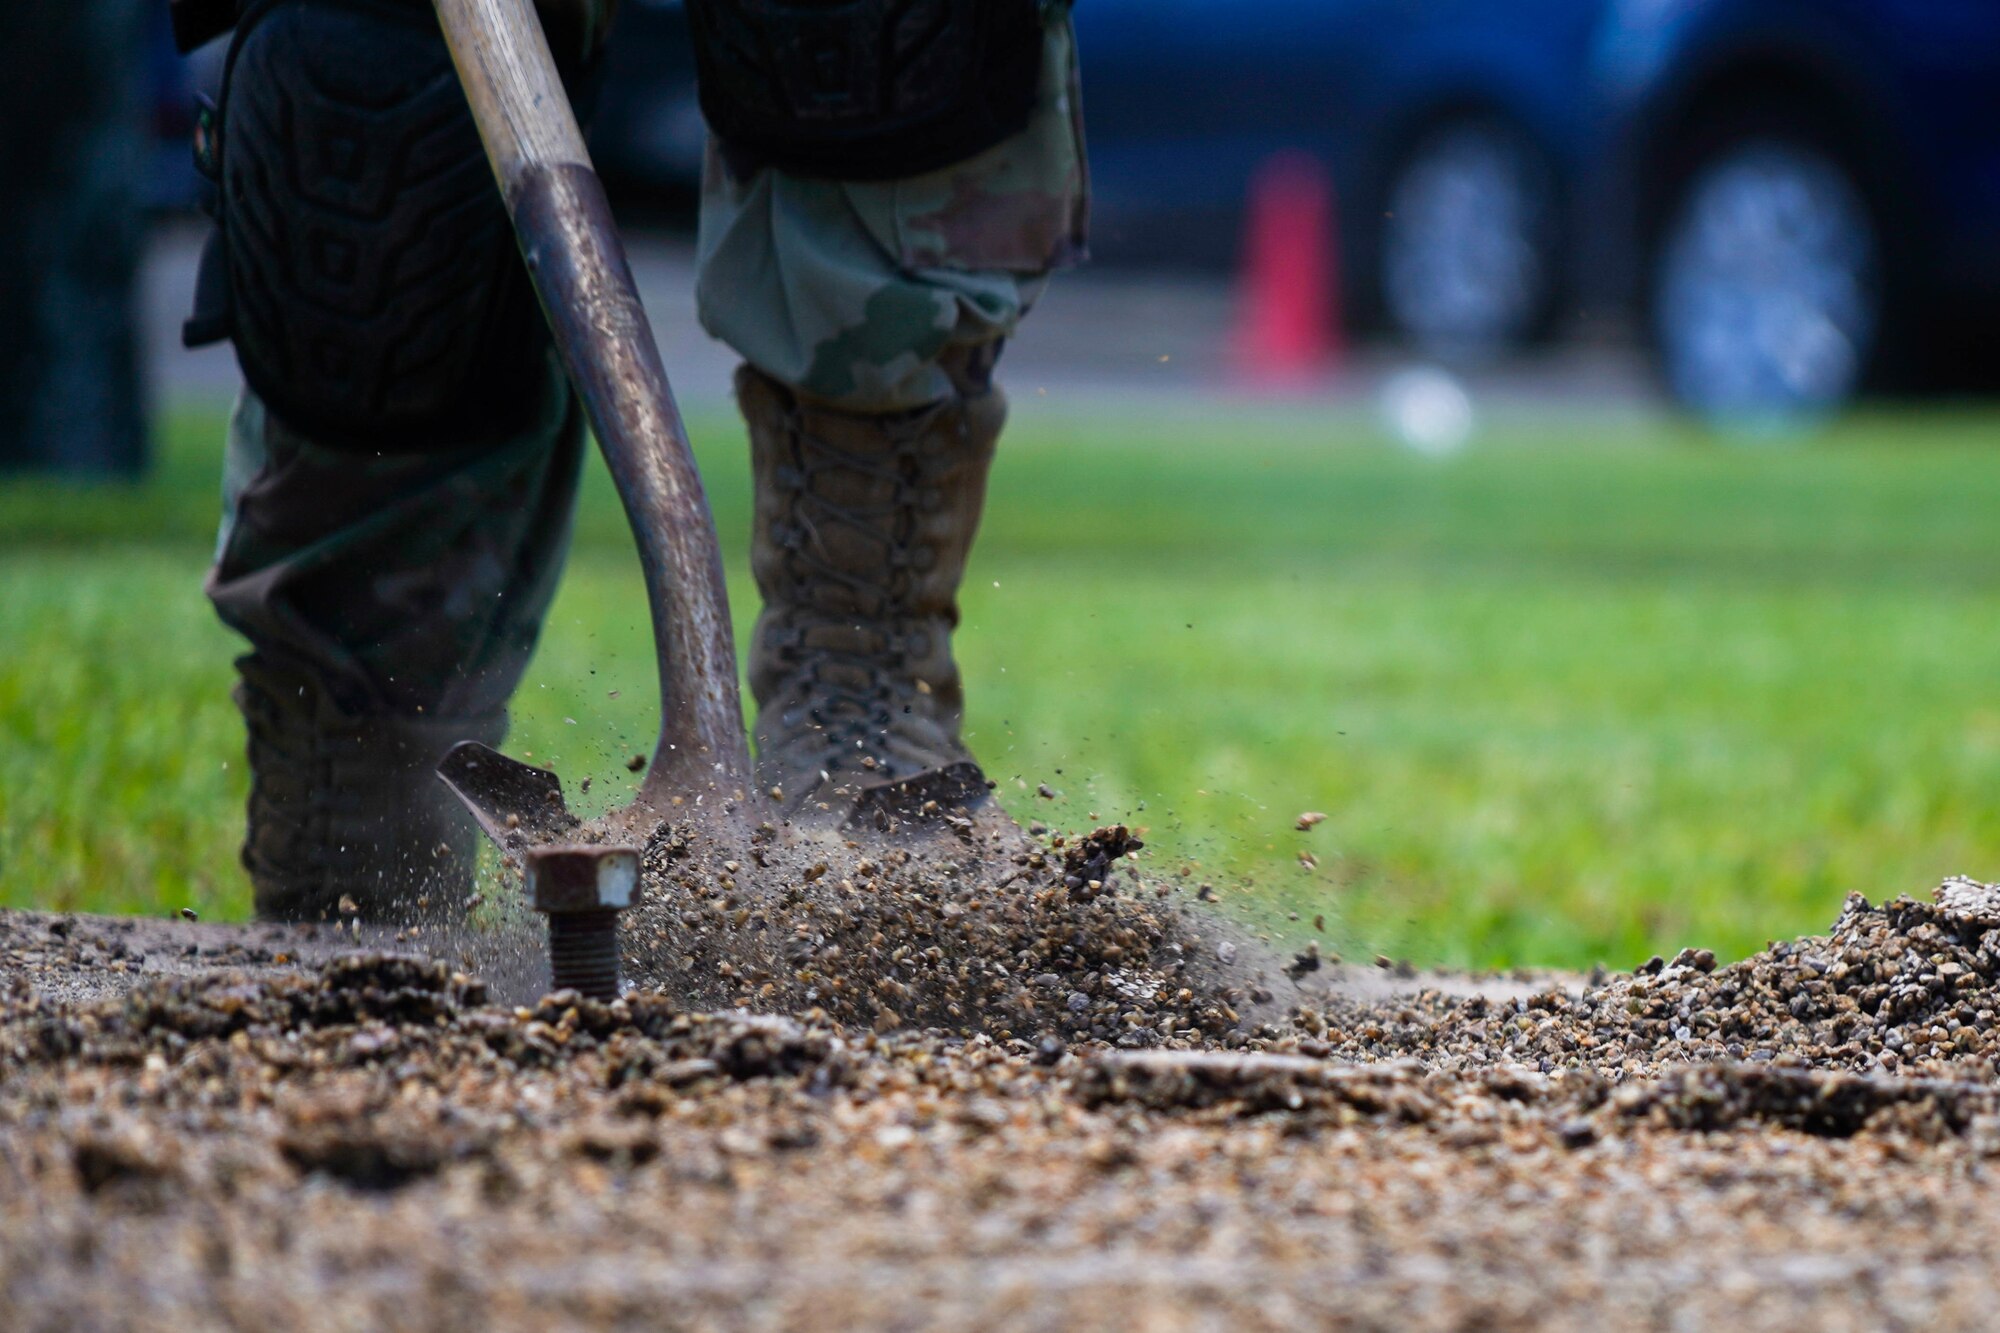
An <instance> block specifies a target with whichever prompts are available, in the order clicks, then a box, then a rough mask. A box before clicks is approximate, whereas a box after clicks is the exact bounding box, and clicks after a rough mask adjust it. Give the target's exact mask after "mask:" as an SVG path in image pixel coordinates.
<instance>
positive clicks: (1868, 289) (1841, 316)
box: [1646, 114, 1910, 425]
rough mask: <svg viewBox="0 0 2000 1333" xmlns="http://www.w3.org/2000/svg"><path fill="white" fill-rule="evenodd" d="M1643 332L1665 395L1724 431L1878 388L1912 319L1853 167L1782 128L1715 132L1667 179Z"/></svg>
mask: <svg viewBox="0 0 2000 1333" xmlns="http://www.w3.org/2000/svg"><path fill="white" fill-rule="evenodd" d="M1671 181H1672V183H1671V185H1670V187H1669V189H1668V190H1667V192H1666V194H1665V196H1664V198H1663V200H1662V205H1661V208H1660V212H1659V219H1658V223H1657V225H1656V227H1655V228H1654V229H1653V240H1652V244H1651V245H1650V247H1649V253H1648V255H1647V260H1646V263H1647V282H1648V295H1647V302H1646V307H1647V308H1646V324H1647V329H1648V333H1649V335H1650V338H1651V342H1652V346H1653V350H1654V355H1655V357H1656V360H1657V366H1658V370H1659V373H1660V375H1661V378H1662V379H1663V380H1664V382H1665V384H1666V387H1667V389H1668V392H1669V393H1671V394H1672V396H1673V397H1674V399H1675V400H1676V401H1678V402H1679V403H1681V404H1682V405H1684V406H1685V407H1687V408H1689V409H1690V410H1692V411H1694V412H1695V413H1697V414H1698V415H1701V416H1703V417H1707V418H1709V419H1711V420H1715V421H1718V422H1724V423H1745V424H1752V425H1754V424H1756V423H1758V422H1760V421H1773V422H1782V421H1784V420H1787V419H1791V418H1798V417H1815V416H1823V415H1825V414H1827V413H1830V412H1833V411H1836V410H1838V409H1839V408H1840V407H1842V406H1843V405H1844V404H1846V403H1847V402H1849V401H1850V400H1852V399H1853V398H1854V397H1855V395H1857V394H1859V393H1861V392H1862V391H1864V390H1865V389H1868V388H1876V387H1889V384H1888V381H1889V380H1890V379H1891V378H1893V375H1892V370H1893V368H1892V367H1891V366H1890V365H1889V360H1888V357H1886V356H1885V355H1884V349H1885V348H1892V347H1895V346H1897V345H1898V330H1899V328H1901V327H1902V326H1903V325H1904V324H1905V323H1906V321H1907V313H1906V312H1907V310H1908V308H1909V304H1910V303H1909V299H1908V284H1907V283H1906V282H1904V281H1903V279H1902V275H1901V272H1900V268H1899V265H1898V263H1897V259H1898V256H1897V254H1896V253H1895V248H1894V247H1893V245H1892V238H1893V236H1894V235H1895V231H1894V229H1893V227H1892V226H1891V225H1890V223H1889V221H1888V219H1887V218H1886V217H1885V214H1884V212H1883V209H1882V205H1881V202H1880V196H1879V192H1878V191H1876V190H1875V189H1873V188H1872V182H1871V180H1870V177H1869V174H1868V173H1867V172H1865V171H1864V170H1862V169H1861V167H1860V166H1859V165H1858V164H1857V162H1856V161H1855V159H1854V158H1853V156H1852V155H1850V154H1848V153H1846V152H1844V151H1842V150H1841V148H1840V147H1839V146H1838V145H1837V144H1835V143H1833V142H1831V141H1829V140H1828V139H1826V138H1825V137H1823V136H1822V135H1819V134H1816V133H1814V132H1812V131H1811V130H1809V129H1808V128H1806V127H1805V126H1804V125H1802V124H1798V123H1795V122H1793V121H1790V120H1787V119H1785V118H1782V117H1774V116H1769V115H1761V116H1760V115H1749V114H1746V115H1744V116H1741V117H1739V118H1736V120H1735V123H1734V124H1729V123H1727V122H1725V121H1718V122H1716V123H1715V124H1714V125H1713V126H1712V127H1711V128H1710V129H1709V131H1708V132H1707V133H1705V134H1704V135H1702V136H1699V138H1698V139H1697V140H1696V141H1695V142H1694V143H1692V144H1691V145H1690V147H1689V150H1688V151H1687V152H1685V153H1684V155H1683V156H1682V157H1681V159H1680V166H1679V168H1678V170H1675V171H1674V172H1673V173H1672V177H1671Z"/></svg>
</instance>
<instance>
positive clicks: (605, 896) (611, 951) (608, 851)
mask: <svg viewBox="0 0 2000 1333" xmlns="http://www.w3.org/2000/svg"><path fill="white" fill-rule="evenodd" d="M525 861H526V865H525V877H526V880H527V891H528V903H529V905H530V906H531V907H533V908H534V909H535V910H536V911H537V912H540V913H542V914H543V915H545V916H547V917H548V919H549V971H550V974H551V980H552V981H553V982H554V985H555V988H556V989H557V990H573V991H576V992H577V993H578V994H580V995H583V996H584V997H586V998H588V999H592V1000H604V1001H610V1000H615V999H617V998H618V989H619V984H618V913H619V912H621V911H622V910H624V909H625V908H627V907H630V906H631V905H632V896H633V894H634V893H635V892H637V890H638V887H639V853H638V851H637V850H635V849H634V848H631V847H591V846H582V845H576V844H567V845H560V844H559V845H557V846H553V847H534V848H530V849H529V850H528V852H527V854H526V857H525Z"/></svg>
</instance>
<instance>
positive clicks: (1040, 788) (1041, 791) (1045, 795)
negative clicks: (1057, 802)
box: [1035, 782, 1056, 801]
mask: <svg viewBox="0 0 2000 1333" xmlns="http://www.w3.org/2000/svg"><path fill="white" fill-rule="evenodd" d="M1035 795H1037V796H1039V797H1041V798H1042V799H1043V800H1045V801H1053V800H1054V799H1055V798H1056V791H1055V788H1053V787H1051V786H1050V785H1049V784H1048V783H1046V782H1042V783H1037V784H1036V786H1035Z"/></svg>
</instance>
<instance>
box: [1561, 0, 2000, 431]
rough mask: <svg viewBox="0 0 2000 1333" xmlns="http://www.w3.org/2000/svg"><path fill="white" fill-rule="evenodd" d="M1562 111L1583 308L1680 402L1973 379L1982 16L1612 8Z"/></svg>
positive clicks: (1983, 159)
mask: <svg viewBox="0 0 2000 1333" xmlns="http://www.w3.org/2000/svg"><path fill="white" fill-rule="evenodd" d="M1583 105H1584V109H1585V115H1584V117H1583V119H1584V120H1585V122H1586V124H1587V125H1588V126H1589V128H1590V130H1591V132H1592V133H1593V135H1594V138H1593V139H1592V141H1591V142H1590V144H1589V146H1588V147H1587V148H1586V149H1585V150H1584V152H1583V153H1582V160H1584V161H1586V162H1588V163H1589V164H1590V172H1589V179H1588V181H1587V183H1586V184H1585V185H1584V186H1583V187H1582V189H1581V190H1580V192H1579V198H1580V200H1581V203H1580V207H1581V208H1582V209H1583V210H1584V211H1583V215H1582V217H1583V218H1587V219H1588V222H1589V225H1588V226H1587V227H1582V226H1580V229H1579V230H1580V234H1582V235H1583V236H1584V238H1585V240H1586V241H1587V242H1588V250H1587V257H1586V259H1585V261H1584V263H1583V265H1582V271H1583V274H1584V277H1583V281H1582V286H1583V292H1584V299H1585V300H1587V301H1591V302H1596V303H1598V304H1602V305H1609V306H1613V307H1618V308H1624V309H1629V310H1632V311H1635V312H1636V313H1637V314H1638V315H1639V316H1640V318H1641V320H1642V322H1643V325H1644V327H1645V329H1646V330H1647V332H1648V334H1649V335H1650V338H1651V341H1652V345H1653V346H1654V348H1655V349H1656V352H1657V356H1658V359H1659V365H1660V368H1661V371H1662V374H1663V375H1664V377H1665V379H1666V382H1667V384H1668V386H1669V387H1670V388H1671V390H1672V391H1673V392H1674V393H1675V395H1676V396H1677V397H1679V398H1680V399H1681V400H1682V401H1683V402H1685V403H1688V404H1689V405H1691V406H1693V407H1695V408H1696V409H1698V410H1700V411H1702V412H1704V413H1707V414H1710V415H1713V416H1719V417H1733V416H1743V415H1756V414H1761V413H1769V412H1776V413H1781V414H1783V413H1794V412H1800V411H1804V412H1812V411H1817V410H1824V409H1826V408H1830V407H1833V406H1835V405H1837V404H1839V403H1841V402H1843V401H1845V400H1846V399H1847V398H1849V397H1850V396H1851V395H1853V394H1855V393H1856V392H1859V391H1862V390H1866V389H1889V390H1911V389H1918V390H1929V389H1950V388H1968V387H1991V384H1990V382H1991V379H1992V376H1993V373H1994V369H1995V366H1996V358H1995V356H1994V354H1993V347H1994V340H1993V338H1992V336H1991V335H1990V334H1989V333H1988V332H1987V330H1986V327H1985V326H1986V323H1987V319H1988V315H1987V311H1988V310H1990V309H1991V308H1992V306H1993V303H1994V302H1995V300H1996V299H2000V4H1995V3H1992V2H1991V0H1620V2H1619V3H1616V4H1613V5H1611V6H1610V7H1609V9H1608V11H1607V13H1606V15H1605V18H1604V22H1603V24H1602V26H1601V27H1600V28H1599V30H1598V32H1597V34H1596V37H1595V40H1594V43H1593V51H1592V56H1591V78H1590V84H1589V98H1588V101H1587V102H1586V103H1584V104H1583ZM1579 221H1580V222H1581V221H1582V218H1580V219H1579Z"/></svg>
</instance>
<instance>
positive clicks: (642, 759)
mask: <svg viewBox="0 0 2000 1333" xmlns="http://www.w3.org/2000/svg"><path fill="white" fill-rule="evenodd" d="M645 766H646V756H645V755H643V754H635V755H633V756H632V757H631V758H630V759H627V760H626V761H625V767H626V769H627V770H628V771H630V772H633V773H637V772H638V771H639V770H640V769H642V768H644V767H645Z"/></svg>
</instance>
